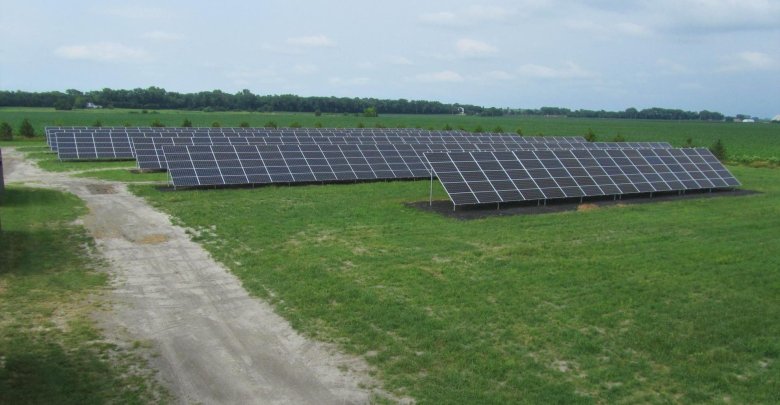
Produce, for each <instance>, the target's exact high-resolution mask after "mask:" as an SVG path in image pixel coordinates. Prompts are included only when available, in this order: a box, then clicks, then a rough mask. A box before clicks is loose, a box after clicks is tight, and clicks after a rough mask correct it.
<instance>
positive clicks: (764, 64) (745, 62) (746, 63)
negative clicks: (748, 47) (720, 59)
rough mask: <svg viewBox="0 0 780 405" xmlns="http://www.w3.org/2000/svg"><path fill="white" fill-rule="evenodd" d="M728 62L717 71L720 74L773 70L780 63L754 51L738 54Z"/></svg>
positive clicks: (779, 66) (778, 66) (779, 65)
mask: <svg viewBox="0 0 780 405" xmlns="http://www.w3.org/2000/svg"><path fill="white" fill-rule="evenodd" d="M729 59H730V60H729V62H728V63H727V64H726V65H724V66H721V68H720V69H718V70H719V71H721V72H745V71H755V70H774V69H777V68H780V63H778V61H777V60H775V59H774V58H772V57H771V56H769V55H767V54H765V53H762V52H755V51H744V52H739V53H737V54H736V55H733V56H732V57H730V58H729Z"/></svg>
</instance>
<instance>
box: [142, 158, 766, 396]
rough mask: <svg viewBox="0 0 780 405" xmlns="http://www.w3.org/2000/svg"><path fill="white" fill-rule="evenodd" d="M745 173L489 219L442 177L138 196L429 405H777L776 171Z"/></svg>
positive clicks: (301, 322) (311, 330)
mask: <svg viewBox="0 0 780 405" xmlns="http://www.w3.org/2000/svg"><path fill="white" fill-rule="evenodd" d="M732 170H734V172H735V174H736V175H737V177H738V178H740V179H741V180H742V181H743V182H744V184H745V188H747V189H753V190H759V191H762V193H761V194H756V195H751V196H746V197H740V198H711V199H700V200H688V201H675V202H664V203H655V204H642V205H635V206H625V207H614V208H603V209H598V210H590V211H581V212H567V213H559V214H550V215H538V216H516V217H497V218H488V219H483V220H475V221H457V220H453V219H448V218H443V217H441V216H438V215H435V214H431V213H425V212H420V211H418V210H415V209H413V208H409V207H406V206H404V204H403V203H404V202H408V201H418V200H424V199H426V198H427V194H428V182H388V183H368V184H355V185H330V186H306V187H262V188H257V189H251V190H249V189H243V190H208V191H184V192H175V193H161V192H159V191H157V190H156V189H154V188H152V187H149V186H133V187H132V188H133V190H135V191H136V192H137V193H138V194H140V195H142V196H144V197H145V198H147V199H148V200H149V201H151V202H152V203H153V204H154V205H155V206H157V207H159V208H161V209H163V210H165V211H168V212H169V213H171V214H173V215H174V217H175V218H177V219H178V221H179V222H180V223H182V224H183V225H185V226H188V227H190V228H192V229H193V237H194V239H195V240H197V241H199V242H201V243H202V244H203V245H204V246H205V247H206V248H207V249H208V250H209V251H210V252H211V253H212V254H213V255H214V256H215V257H216V258H217V259H218V260H220V261H222V262H223V263H225V264H226V265H227V266H228V267H229V268H230V269H231V270H232V271H233V272H234V273H235V274H237V275H238V276H239V277H240V278H241V280H242V282H243V285H244V286H245V287H246V288H247V289H248V290H249V291H250V292H251V293H253V294H255V295H257V296H260V297H263V298H265V299H267V300H269V301H271V302H272V303H273V304H274V305H275V306H276V308H277V310H278V311H280V313H282V314H283V315H284V316H285V317H286V318H287V319H289V320H290V321H291V322H292V324H293V325H294V327H295V328H297V329H299V330H301V331H303V332H304V333H306V334H308V335H310V336H313V337H315V338H318V339H323V340H328V341H334V342H337V343H339V344H341V345H342V347H343V348H345V349H346V350H348V351H349V352H352V353H356V354H360V355H363V356H365V357H366V358H367V359H368V361H369V362H370V363H371V364H373V365H375V366H376V367H377V368H378V370H379V373H380V377H381V378H382V379H383V380H384V381H385V383H386V385H387V387H388V388H390V389H391V390H394V391H395V392H397V393H399V394H401V395H410V396H412V397H414V398H416V399H417V400H418V401H419V402H420V403H436V404H438V403H482V404H487V403H517V402H523V403H551V402H558V403H592V402H602V403H603V402H727V401H734V402H738V403H776V402H778V401H780V394H778V393H780V386H779V385H778V384H779V382H780V378H778V376H780V364H779V363H778V360H779V358H778V357H779V356H780V341H778V339H777V336H780V304H778V301H777V297H778V296H780V272H778V269H780V258H778V256H777V254H776V253H777V252H778V251H780V231H779V229H780V171H777V170H766V169H751V168H745V167H734V168H732ZM435 195H436V196H437V198H444V194H443V193H442V191H441V189H440V188H438V187H437V188H436V190H435Z"/></svg>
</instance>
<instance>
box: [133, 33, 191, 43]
mask: <svg viewBox="0 0 780 405" xmlns="http://www.w3.org/2000/svg"><path fill="white" fill-rule="evenodd" d="M141 37H142V38H144V39H150V40H152V41H179V40H182V39H184V36H183V35H181V34H177V33H173V32H167V31H149V32H145V33H143V34H141Z"/></svg>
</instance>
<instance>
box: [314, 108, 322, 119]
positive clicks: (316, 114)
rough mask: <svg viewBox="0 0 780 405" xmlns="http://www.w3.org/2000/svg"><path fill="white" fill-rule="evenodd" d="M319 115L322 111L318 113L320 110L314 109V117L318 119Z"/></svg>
mask: <svg viewBox="0 0 780 405" xmlns="http://www.w3.org/2000/svg"><path fill="white" fill-rule="evenodd" d="M320 115H322V111H320V109H319V108H318V109H316V110H314V116H315V117H319V116H320Z"/></svg>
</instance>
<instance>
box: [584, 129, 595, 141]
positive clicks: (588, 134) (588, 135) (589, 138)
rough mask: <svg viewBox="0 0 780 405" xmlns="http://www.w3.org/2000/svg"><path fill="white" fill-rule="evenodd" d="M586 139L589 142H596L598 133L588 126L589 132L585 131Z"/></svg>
mask: <svg viewBox="0 0 780 405" xmlns="http://www.w3.org/2000/svg"><path fill="white" fill-rule="evenodd" d="M585 140H586V141H588V142H596V133H595V132H593V130H592V129H590V128H588V132H586V133H585Z"/></svg>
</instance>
